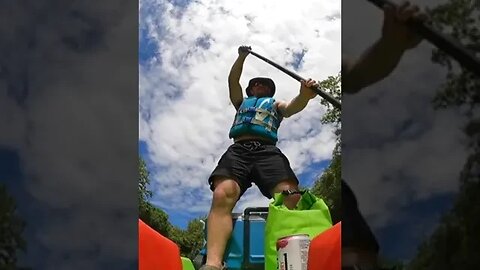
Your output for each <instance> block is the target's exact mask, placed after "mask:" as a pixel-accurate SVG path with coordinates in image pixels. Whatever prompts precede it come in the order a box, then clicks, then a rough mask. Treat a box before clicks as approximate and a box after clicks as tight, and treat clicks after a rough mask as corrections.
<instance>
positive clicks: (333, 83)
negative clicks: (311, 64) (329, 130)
mask: <svg viewBox="0 0 480 270" xmlns="http://www.w3.org/2000/svg"><path fill="white" fill-rule="evenodd" d="M340 79H341V75H340V74H338V75H336V76H329V77H328V78H327V79H326V80H323V81H321V82H320V83H319V84H320V86H321V88H322V89H324V91H325V92H327V93H329V94H331V95H332V96H333V97H334V98H337V99H340V98H341V89H340ZM321 103H322V104H323V105H325V106H327V112H326V113H325V114H324V115H323V117H322V119H321V120H320V121H321V123H322V124H334V125H335V127H336V132H335V133H336V135H337V144H336V146H335V148H334V150H333V153H332V160H331V162H330V164H329V166H328V167H327V168H326V169H325V171H324V172H323V173H322V174H321V175H320V176H319V177H318V178H317V179H316V181H315V182H314V184H313V187H312V189H311V191H312V193H313V194H315V195H317V196H319V197H320V198H322V199H323V200H324V201H325V203H326V204H327V206H328V207H329V208H330V213H331V215H332V219H333V221H334V222H338V221H339V217H340V205H341V190H340V188H341V171H342V166H341V162H342V157H341V140H340V128H341V127H340V126H341V122H340V120H341V119H340V113H341V111H340V110H339V109H337V108H335V107H333V106H332V105H331V104H330V103H328V101H326V100H323V99H322V101H321Z"/></svg>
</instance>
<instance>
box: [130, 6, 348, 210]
mask: <svg viewBox="0 0 480 270" xmlns="http://www.w3.org/2000/svg"><path fill="white" fill-rule="evenodd" d="M142 10H143V11H144V12H142ZM339 13H340V1H337V0H335V1H321V2H316V1H303V2H302V4H301V5H299V4H298V3H294V2H292V1H261V2H258V1H253V0H250V1H195V2H191V3H189V5H188V6H187V7H184V8H180V7H176V6H173V5H171V4H169V3H163V2H162V4H159V2H155V1H143V2H142V1H141V15H140V26H141V27H145V28H147V29H149V38H151V39H152V40H155V42H156V43H157V44H158V48H159V52H158V54H156V55H157V56H156V57H158V58H156V59H155V60H154V61H150V62H149V64H148V67H146V66H143V67H141V68H140V108H141V114H140V126H139V129H140V139H141V140H144V141H146V143H147V145H148V148H149V154H150V157H149V158H150V159H151V160H152V161H153V164H154V165H155V166H157V168H155V171H156V173H155V174H154V175H152V182H154V185H153V186H154V187H155V190H154V193H155V199H154V202H155V204H157V205H159V206H161V207H162V208H165V209H167V210H168V209H172V211H173V210H185V211H189V212H198V213H199V214H205V213H206V211H208V209H209V207H210V200H211V191H210V190H209V187H208V185H207V178H208V176H209V174H210V173H211V171H212V170H213V169H214V167H215V166H216V164H217V162H218V160H219V158H220V156H221V155H222V154H223V152H224V151H225V150H226V149H227V147H228V146H229V145H230V144H231V140H229V139H228V131H229V128H230V125H231V123H232V121H233V117H234V114H235V110H234V108H233V106H231V104H230V101H229V97H228V85H227V77H228V73H229V71H230V68H231V66H232V64H233V62H234V61H235V59H236V57H237V48H238V46H240V45H250V46H252V49H253V50H254V51H255V52H257V53H259V54H261V55H264V56H265V57H267V58H270V59H272V60H273V61H275V62H277V63H279V64H280V65H283V66H285V65H286V63H289V62H291V61H292V60H293V56H292V51H295V52H299V51H301V50H302V49H305V50H307V52H306V54H305V56H304V58H303V61H304V63H303V65H302V67H301V69H300V70H299V71H298V72H297V73H298V74H299V75H301V76H303V77H305V78H309V77H311V78H313V79H316V80H323V79H326V78H327V76H330V75H334V74H336V73H337V72H338V71H339V70H340V48H341V46H340V20H327V17H328V16H332V15H334V14H339ZM199 39H203V41H204V43H205V44H207V43H208V44H209V47H208V49H205V48H202V47H199V46H198V45H196V43H197V42H198V40H199ZM205 40H206V42H205ZM288 68H289V69H291V70H293V67H291V66H289V67H288ZM253 76H269V77H271V78H272V79H273V80H274V81H275V82H276V85H277V94H276V97H277V98H279V99H284V100H289V99H291V98H293V97H294V96H295V95H296V94H297V93H298V90H299V88H300V84H299V83H298V82H297V81H295V80H294V79H292V78H291V77H289V76H288V75H286V74H284V73H282V72H280V71H279V70H277V69H276V68H274V67H272V66H270V65H269V64H267V63H265V62H263V61H262V60H260V59H257V58H256V57H254V56H253V55H250V56H249V57H248V58H247V60H246V62H245V65H244V69H243V74H242V77H241V80H240V83H241V84H242V86H244V87H245V86H246V85H247V83H248V80H249V79H250V78H251V77H253ZM319 101H320V97H317V98H315V99H314V100H312V101H311V102H310V103H309V104H308V106H307V108H306V109H305V110H304V111H302V112H301V113H300V114H298V115H295V116H293V117H291V118H289V119H286V120H285V121H284V122H283V123H282V127H281V129H280V131H279V136H280V141H279V147H280V148H281V149H282V150H283V151H284V153H285V154H286V155H287V157H289V159H290V162H291V164H292V167H293V168H294V170H295V172H296V173H297V174H300V173H302V172H304V171H305V170H306V168H308V167H309V166H310V165H311V164H312V163H313V162H318V161H321V160H327V159H330V157H331V151H332V150H333V147H334V136H333V129H332V127H330V126H325V125H321V123H320V119H321V117H322V115H323V113H324V112H325V108H324V107H323V106H322V105H320V104H319ZM146 115H148V116H149V118H147V117H145V116H146ZM167 188H168V189H167ZM267 203H268V199H266V198H263V197H262V195H261V194H260V192H259V191H258V189H257V188H256V187H254V188H252V189H251V190H249V191H247V193H246V194H245V196H244V197H243V198H242V199H241V200H240V201H239V203H238V205H237V208H236V209H237V210H238V211H241V210H242V208H243V207H246V206H247V205H248V206H253V205H255V206H258V205H257V204H263V205H266V204H267ZM192 206H194V207H192Z"/></svg>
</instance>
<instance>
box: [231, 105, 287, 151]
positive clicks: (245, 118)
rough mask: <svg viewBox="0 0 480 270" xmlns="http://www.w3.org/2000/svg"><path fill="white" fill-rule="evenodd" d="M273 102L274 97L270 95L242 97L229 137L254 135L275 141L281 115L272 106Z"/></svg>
mask: <svg viewBox="0 0 480 270" xmlns="http://www.w3.org/2000/svg"><path fill="white" fill-rule="evenodd" d="M274 103H275V99H274V98H272V97H261V98H257V97H254V96H251V97H247V98H244V99H243V102H242V104H241V105H240V108H238V111H237V114H236V115H235V120H234V121H233V125H232V128H231V129H230V134H229V137H230V138H236V137H238V136H242V135H255V136H261V137H265V138H267V139H269V140H271V141H273V142H277V141H278V137H277V130H278V127H279V126H280V122H281V121H282V117H281V115H280V114H279V113H278V112H277V109H276V108H274V106H273V104H274Z"/></svg>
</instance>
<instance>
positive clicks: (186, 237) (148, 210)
mask: <svg viewBox="0 0 480 270" xmlns="http://www.w3.org/2000/svg"><path fill="white" fill-rule="evenodd" d="M149 177H150V173H149V171H148V169H147V165H146V163H145V161H144V160H143V159H142V157H139V181H138V200H139V218H140V219H141V220H143V221H144V222H145V223H146V224H148V225H149V226H150V227H152V228H153V229H154V230H155V231H157V232H159V233H160V234H162V235H163V236H165V237H167V238H169V239H170V240H172V241H173V242H175V243H176V244H177V245H178V247H179V248H180V253H181V256H184V257H188V258H190V259H192V260H193V259H194V258H195V256H196V255H197V254H198V253H199V252H200V250H201V248H202V247H203V239H204V234H203V224H202V223H201V222H200V219H194V220H191V221H190V222H189V224H188V226H187V229H186V230H182V229H180V228H178V227H176V226H173V225H172V224H171V223H170V222H169V220H168V215H167V214H166V213H165V212H164V211H163V210H161V209H159V208H157V207H155V206H154V205H152V204H151V203H150V202H149V201H148V200H149V199H150V198H151V197H152V191H151V190H150V189H149V186H150V178H149Z"/></svg>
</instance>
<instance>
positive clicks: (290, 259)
mask: <svg viewBox="0 0 480 270" xmlns="http://www.w3.org/2000/svg"><path fill="white" fill-rule="evenodd" d="M309 246H310V238H309V237H308V234H297V235H290V236H286V237H282V238H280V239H278V240H277V269H278V270H307V264H308V247H309Z"/></svg>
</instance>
